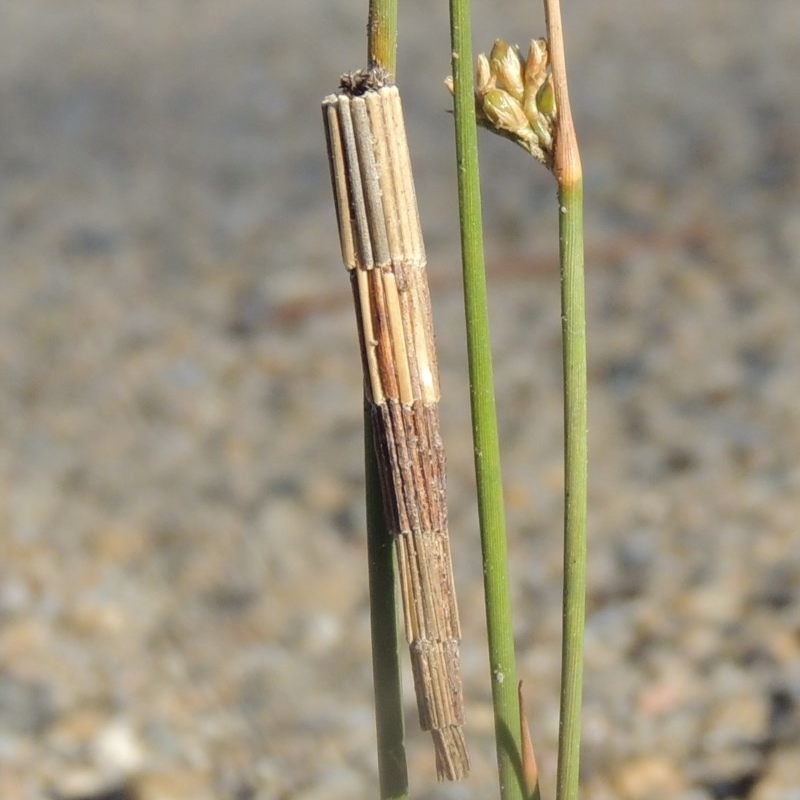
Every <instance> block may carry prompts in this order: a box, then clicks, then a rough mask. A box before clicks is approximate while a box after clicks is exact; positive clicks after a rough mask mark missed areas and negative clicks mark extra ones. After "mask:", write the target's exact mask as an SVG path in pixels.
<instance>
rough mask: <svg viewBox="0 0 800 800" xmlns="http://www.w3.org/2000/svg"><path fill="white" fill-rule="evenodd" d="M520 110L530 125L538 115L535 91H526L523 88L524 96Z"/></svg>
mask: <svg viewBox="0 0 800 800" xmlns="http://www.w3.org/2000/svg"><path fill="white" fill-rule="evenodd" d="M522 110H523V111H524V112H525V116H526V117H527V119H528V122H529V123H530V124H531V126H532V125H533V123H534V122H536V120H537V119H538V117H539V106H538V104H537V102H536V92H531V91H528V89H527V88H526V89H525V96H524V97H523V98H522Z"/></svg>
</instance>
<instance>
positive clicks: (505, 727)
mask: <svg viewBox="0 0 800 800" xmlns="http://www.w3.org/2000/svg"><path fill="white" fill-rule="evenodd" d="M469 13H470V12H469V2H468V0H450V33H451V45H452V52H453V61H452V67H453V83H454V98H455V125H456V159H457V165H458V196H459V218H460V223H461V250H462V265H463V276H464V305H465V313H466V320H467V350H468V360H469V378H470V400H471V404H472V428H473V441H474V457H475V477H476V483H477V491H478V515H479V520H480V528H481V548H482V552H483V572H484V590H485V595H486V596H485V603H486V622H487V628H488V644H489V659H490V671H491V686H492V702H493V706H494V717H495V739H496V745H497V761H498V773H499V781H500V797H501V798H502V800H521V798H522V783H521V774H520V773H521V767H520V760H519V752H520V732H519V701H518V697H517V670H516V663H515V658H514V640H513V634H512V627H511V598H510V590H509V578H508V552H507V543H506V531H505V509H504V504H503V488H502V474H501V469H500V446H499V440H498V433H497V412H496V408H495V396H494V379H493V374H492V354H491V342H490V338H489V314H488V302H487V291H486V276H485V263H484V253H483V231H482V220H481V207H480V183H479V173H478V143H477V131H476V128H475V100H474V95H473V91H474V89H473V71H472V70H473V68H472V34H471V29H470V18H469Z"/></svg>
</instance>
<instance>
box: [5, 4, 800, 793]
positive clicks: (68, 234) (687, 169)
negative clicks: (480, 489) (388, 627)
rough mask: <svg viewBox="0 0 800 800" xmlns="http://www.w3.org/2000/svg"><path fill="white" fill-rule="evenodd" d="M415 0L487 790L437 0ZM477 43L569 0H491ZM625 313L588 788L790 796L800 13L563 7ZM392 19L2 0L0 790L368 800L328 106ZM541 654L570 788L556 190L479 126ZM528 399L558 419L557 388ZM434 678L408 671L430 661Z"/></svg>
mask: <svg viewBox="0 0 800 800" xmlns="http://www.w3.org/2000/svg"><path fill="white" fill-rule="evenodd" d="M401 5H402V18H401V25H402V29H401V30H402V33H401V47H400V77H401V81H400V85H401V90H402V91H403V94H404V103H405V108H406V114H407V125H408V128H409V136H410V142H411V148H412V156H413V158H414V164H415V170H416V177H417V189H418V193H419V201H420V207H421V213H422V218H423V227H424V228H425V234H426V245H427V250H428V256H429V260H430V273H431V280H432V283H433V301H434V311H435V314H436V324H437V331H438V342H439V347H440V364H441V370H442V383H443V404H442V415H443V424H444V435H445V442H446V445H447V447H448V455H449V467H450V474H449V482H450V515H451V536H452V538H453V550H454V558H455V562H456V563H455V567H456V580H457V584H458V590H459V595H460V604H461V611H462V618H463V620H464V642H463V646H462V658H463V666H464V673H465V688H466V696H467V704H468V730H467V733H468V738H469V744H470V747H471V750H472V756H473V762H474V765H473V766H474V768H473V775H472V776H471V777H470V779H469V781H467V782H465V783H463V784H460V785H453V786H438V785H437V784H436V781H435V774H434V765H433V757H432V753H431V749H430V744H429V740H428V737H427V735H424V734H422V733H420V732H419V731H418V730H417V725H416V720H415V717H414V713H413V709H414V700H413V697H412V695H411V693H410V680H408V679H407V680H406V691H407V692H408V695H407V701H406V704H407V709H408V715H407V717H408V719H407V727H408V732H409V762H410V767H411V777H412V794H413V796H415V797H417V798H434V797H435V798H450V799H451V800H455V799H456V798H458V800H468V799H471V798H487V797H494V796H496V794H497V792H496V788H495V783H494V781H495V767H494V761H493V740H492V724H491V707H490V690H489V682H488V664H487V659H486V654H485V647H484V638H483V637H484V633H485V631H484V629H483V616H482V614H483V612H482V606H481V598H482V585H481V565H480V557H479V547H478V536H477V529H476V520H475V505H474V500H473V499H472V467H471V447H470V441H469V434H468V430H469V423H468V420H469V412H468V401H467V386H466V370H465V352H464V342H463V313H462V301H461V295H460V289H459V283H458V273H459V257H458V252H457V241H458V234H457V221H456V212H455V189H454V181H453V178H454V166H453V160H454V159H453V147H452V130H451V124H452V123H451V119H450V117H449V116H448V115H447V114H446V113H445V110H446V109H447V108H448V106H449V99H448V97H447V94H446V92H445V90H444V89H443V87H442V85H441V83H442V79H443V78H444V76H445V75H446V74H447V72H448V69H449V65H448V58H449V56H448V52H449V45H448V38H447V37H448V33H447V20H446V7H445V4H439V6H437V7H436V8H434V9H431V8H430V6H429V4H427V3H422V2H409V3H408V4H401ZM483 5H484V6H487V7H488V9H487V8H484V9H483V10H481V11H480V12H479V16H478V18H477V20H476V23H475V35H476V46H478V47H480V48H481V49H488V48H489V47H490V46H491V42H492V40H493V39H494V38H495V37H496V36H503V37H505V38H508V39H510V40H512V41H519V42H522V43H524V42H525V41H526V40H527V39H528V38H529V37H530V36H531V35H540V34H541V33H542V22H541V15H540V13H539V12H538V9H536V8H535V7H534V11H535V13H534V12H532V11H531V8H530V7H523V6H524V5H525V4H521V3H510V2H497V3H493V4H483ZM565 5H566V8H565V25H566V33H567V37H568V41H567V51H568V58H569V62H570V77H571V81H572V90H571V94H572V97H573V102H574V104H575V106H576V108H575V114H576V122H577V125H578V130H579V135H580V139H581V144H582V148H583V158H584V164H585V168H586V179H587V187H586V206H587V228H588V258H587V262H588V263H587V267H588V287H587V288H588V307H589V325H590V332H591V345H590V382H591V392H592V398H591V448H592V458H593V470H592V487H591V498H590V502H591V537H592V541H591V569H590V578H589V615H588V632H587V664H586V670H587V675H586V679H587V683H586V702H585V705H586V716H585V750H584V757H583V772H584V780H583V782H584V787H585V788H584V792H583V797H584V798H587V799H588V800H601V799H605V798H625V799H627V798H631V800H635V799H638V800H645V799H646V798H665V797H668V798H676V799H677V800H723V799H724V798H752V799H753V800H797V798H798V797H800V788H798V787H800V758H798V757H797V753H798V745H799V744H800V623H799V622H798V620H800V537H798V532H797V526H798V523H797V520H798V519H800V467H798V457H797V453H798V444H800V405H798V401H797V398H798V396H800V336H799V335H798V325H799V323H798V320H799V319H800V271H798V261H799V260H800V200H798V198H800V166H799V165H800V162H799V161H798V156H797V153H798V149H797V144H796V143H797V142H798V141H800V104H798V102H797V98H798V95H797V77H798V75H800V38H798V31H800V5H798V3H797V0H772V2H770V3H768V4H767V3H754V2H748V1H747V0H724V2H723V0H705V2H696V0H695V1H694V2H689V0H651V2H648V3H634V2H625V1H624V0H606V2H603V3H596V2H590V0H565ZM364 6H365V4H364V3H362V2H359V3H356V2H353V1H352V0H347V2H341V3H335V4H334V3H325V2H322V0H311V1H310V2H306V3H294V4H290V6H282V5H279V4H277V3H270V2H256V0H230V1H229V2H225V3H222V2H212V0H184V1H183V2H181V1H180V0H160V2H156V0H142V1H141V2H137V3H134V2H122V1H121V0H117V2H111V0H107V2H105V3H97V2H91V0H71V2H69V3H64V2H61V1H60V0H29V2H25V3H16V2H12V1H11V0H6V1H5V2H2V0H0V269H2V273H1V274H2V280H3V283H2V286H3V291H2V292H0V429H1V430H2V448H1V449H0V486H1V487H2V490H1V491H0V543H1V544H2V559H1V560H0V797H2V798H9V800H12V798H13V800H35V799H37V800H38V798H53V797H56V798H66V799H68V800H78V799H79V798H88V797H91V798H103V797H105V798H109V800H110V799H111V798H116V800H132V799H133V798H136V800H173V799H174V800H183V799H184V798H190V797H191V798H193V800H205V798H222V799H225V798H230V799H231V800H233V799H234V798H235V799H236V800H244V799H245V798H276V800H277V798H293V799H295V798H296V799H297V800H301V799H302V800H317V799H320V800H321V799H322V798H325V799H326V800H337V798H354V797H374V796H376V781H377V777H376V766H375V755H374V722H373V713H372V709H371V705H370V702H371V671H370V665H369V616H368V608H367V597H366V595H367V590H366V576H365V555H364V549H365V545H364V538H365V537H364V521H363V512H362V501H361V499H360V493H361V485H362V466H361V435H360V429H359V428H360V413H361V412H360V364H359V359H358V356H357V351H356V338H355V332H354V321H353V315H352V310H351V308H350V305H349V304H350V300H349V293H348V286H347V281H346V277H345V275H344V269H343V267H342V266H341V264H340V260H339V254H338V243H337V241H336V232H335V225H334V215H333V207H332V202H331V197H330V188H329V184H328V176H327V165H326V162H325V157H324V146H323V137H322V130H321V119H320V112H319V101H320V100H321V98H322V97H323V96H324V95H325V94H326V93H328V92H329V91H330V90H331V89H333V88H334V87H335V85H336V83H337V79H338V75H339V73H340V72H342V71H344V70H347V69H351V68H355V67H358V66H361V64H362V58H363V55H362V54H363V50H364V42H363V31H364V24H365V19H364V13H365V12H364ZM481 147H482V164H483V167H484V205H485V223H486V229H487V247H488V252H489V261H490V281H491V283H490V291H491V304H492V308H491V312H492V320H493V333H494V337H495V343H496V371H497V376H498V383H499V389H498V403H499V408H500V413H501V433H502V442H503V456H504V470H505V480H506V485H507V502H508V514H509V526H510V537H511V541H510V546H511V548H512V553H513V563H512V575H513V581H514V585H513V594H514V603H515V609H516V612H517V619H516V636H517V646H518V653H519V667H520V673H521V676H522V677H523V678H524V679H525V680H526V683H527V686H528V687H529V688H528V692H529V698H528V704H529V706H530V715H531V720H532V726H533V732H534V737H535V739H536V743H537V748H538V754H539V761H540V768H541V771H542V773H543V787H544V789H545V790H546V792H547V795H546V796H550V797H551V796H552V794H551V788H552V785H553V773H554V765H555V760H554V759H555V737H556V732H557V712H558V696H557V685H558V660H559V625H560V620H559V603H560V584H559V573H560V566H559V561H560V552H559V540H560V524H561V522H560V520H561V499H560V497H561V494H560V492H561V450H560V448H561V421H560V408H561V403H560V397H559V391H560V389H559V382H560V361H559V359H560V355H559V335H560V334H559V309H558V275H557V267H556V261H555V251H554V248H553V235H554V232H555V224H556V220H555V216H556V215H555V209H554V203H553V189H552V186H551V184H550V182H549V179H548V177H547V176H546V174H545V173H544V171H543V170H541V169H529V168H528V161H527V160H526V157H525V156H524V154H523V153H522V151H520V150H517V149H516V148H513V147H511V146H510V145H508V144H507V143H506V142H502V141H499V140H497V141H495V140H491V139H490V137H489V136H488V134H485V135H483V134H482V137H481ZM532 410H533V413H532ZM406 677H407V678H408V675H407V676H406Z"/></svg>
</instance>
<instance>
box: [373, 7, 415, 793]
mask: <svg viewBox="0 0 800 800" xmlns="http://www.w3.org/2000/svg"><path fill="white" fill-rule="evenodd" d="M367 57H368V60H369V63H370V64H377V65H379V66H382V67H385V68H386V69H387V70H388V71H389V72H390V73H392V74H394V72H395V69H396V66H397V0H370V4H369V22H368V25H367ZM364 458H365V472H366V502H367V550H368V561H369V602H370V625H371V633H372V674H373V682H374V687H375V688H374V691H375V727H376V735H377V746H378V775H379V783H380V797H381V800H407V798H408V768H407V765H406V751H405V730H404V726H403V698H402V683H401V677H400V633H399V627H398V624H397V585H396V583H397V577H396V576H397V572H396V570H395V563H394V543H393V541H392V537H391V534H390V532H389V529H388V526H387V521H386V517H385V515H384V509H383V498H382V495H381V481H380V475H379V472H378V462H377V457H376V455H375V443H374V440H373V434H372V420H371V417H370V411H369V407H368V406H367V404H366V403H365V404H364Z"/></svg>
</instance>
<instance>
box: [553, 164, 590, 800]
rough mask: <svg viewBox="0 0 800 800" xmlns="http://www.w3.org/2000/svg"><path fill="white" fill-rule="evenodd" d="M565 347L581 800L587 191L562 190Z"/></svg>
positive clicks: (573, 725)
mask: <svg viewBox="0 0 800 800" xmlns="http://www.w3.org/2000/svg"><path fill="white" fill-rule="evenodd" d="M558 195H559V208H560V214H559V217H560V220H559V222H560V224H559V229H560V243H561V307H562V335H563V348H564V435H565V440H564V459H565V463H564V469H565V496H564V598H563V633H562V637H563V638H562V653H561V712H560V720H561V723H560V726H559V739H558V777H557V793H556V798H557V800H577V797H578V782H579V767H580V746H581V705H582V703H581V700H582V697H581V695H582V686H583V637H584V625H585V618H586V549H587V548H586V506H587V473H588V450H587V386H586V314H585V299H584V275H583V272H584V271H583V185H582V180H578V181H577V182H576V183H572V184H571V185H564V184H562V185H561V186H560V187H559V193H558Z"/></svg>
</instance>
